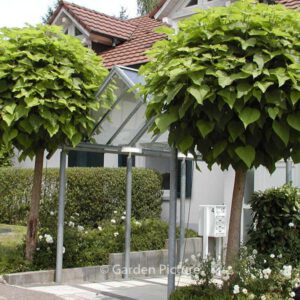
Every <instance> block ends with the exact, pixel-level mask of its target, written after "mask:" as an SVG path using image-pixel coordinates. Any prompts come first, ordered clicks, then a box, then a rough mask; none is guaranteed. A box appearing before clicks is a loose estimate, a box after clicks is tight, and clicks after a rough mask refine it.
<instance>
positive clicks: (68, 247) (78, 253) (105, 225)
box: [33, 211, 197, 269]
mask: <svg viewBox="0 0 300 300" xmlns="http://www.w3.org/2000/svg"><path fill="white" fill-rule="evenodd" d="M56 219H57V214H56V213H54V214H52V213H51V212H50V214H49V216H48V226H43V224H42V226H41V229H40V232H39V242H38V244H37V247H38V248H37V250H38V251H36V253H35V256H34V260H33V264H34V267H35V268H41V269H49V268H53V267H54V266H55V257H56V228H55V227H54V226H53V222H55V220H56ZM79 219H80V214H76V215H73V216H71V217H70V218H69V219H67V221H66V226H65V233H64V250H65V251H64V252H65V253H64V267H80V266H89V265H103V264H108V263H109V260H108V259H109V253H118V252H123V251H124V245H125V212H123V211H114V215H113V217H112V219H111V220H101V221H99V222H97V223H96V224H95V226H94V228H89V227H85V226H82V225H80V223H78V220H79ZM131 225H132V242H131V249H132V251H145V250H158V249H163V248H164V247H165V243H166V239H167V238H168V224H167V223H165V222H163V221H161V220H159V219H143V220H141V221H137V220H136V219H132V222H131ZM177 234H178V235H179V231H178V232H177ZM187 235H188V236H189V237H191V236H197V234H196V233H195V232H193V231H191V230H188V231H187ZM49 236H50V237H51V238H50V237H49Z"/></svg>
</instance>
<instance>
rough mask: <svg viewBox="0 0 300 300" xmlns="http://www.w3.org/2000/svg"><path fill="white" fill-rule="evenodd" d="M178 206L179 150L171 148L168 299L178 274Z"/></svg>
mask: <svg viewBox="0 0 300 300" xmlns="http://www.w3.org/2000/svg"><path fill="white" fill-rule="evenodd" d="M176 206H177V150H176V149H175V148H172V150H171V168H170V205H169V242H168V264H169V272H168V299H169V297H170V295H171V294H172V292H173V291H174V289H175V275H176Z"/></svg>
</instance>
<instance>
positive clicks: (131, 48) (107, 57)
mask: <svg viewBox="0 0 300 300" xmlns="http://www.w3.org/2000/svg"><path fill="white" fill-rule="evenodd" d="M126 22H127V23H128V24H130V25H134V26H136V29H135V31H134V32H133V33H132V36H131V38H130V39H129V40H128V41H125V42H124V43H122V44H119V45H117V46H116V47H115V48H113V49H110V50H107V51H105V52H103V53H101V56H102V57H103V59H104V64H105V66H106V67H108V68H110V67H112V66H114V65H123V66H130V65H135V64H140V63H145V62H147V61H148V58H147V57H146V55H145V51H146V50H148V49H149V48H151V46H152V45H153V44H154V43H155V42H156V41H158V40H161V39H163V38H164V35H162V34H158V33H155V32H154V29H155V28H157V27H159V26H161V25H162V23H161V22H160V21H157V20H154V19H152V18H150V17H149V16H143V17H139V18H135V19H131V20H127V21H126Z"/></svg>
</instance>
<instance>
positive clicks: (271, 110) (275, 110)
mask: <svg viewBox="0 0 300 300" xmlns="http://www.w3.org/2000/svg"><path fill="white" fill-rule="evenodd" d="M268 114H269V116H270V118H271V119H272V120H275V119H276V117H277V116H278V114H279V108H278V107H270V108H268Z"/></svg>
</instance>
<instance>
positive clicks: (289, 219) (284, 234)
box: [247, 185, 300, 264]
mask: <svg viewBox="0 0 300 300" xmlns="http://www.w3.org/2000/svg"><path fill="white" fill-rule="evenodd" d="M251 207H252V210H253V225H252V227H251V229H250V231H249V241H248V243H247V245H248V246H249V247H251V248H252V249H257V250H258V251H259V252H260V253H264V254H268V255H270V254H274V255H279V256H281V255H282V256H283V257H282V259H283V260H284V261H285V262H286V263H293V264H299V263H300V255H299V253H300V189H299V188H296V187H292V186H290V185H284V186H282V187H280V188H272V189H268V190H266V191H265V192H258V193H255V194H254V195H253V197H252V200H251Z"/></svg>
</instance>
